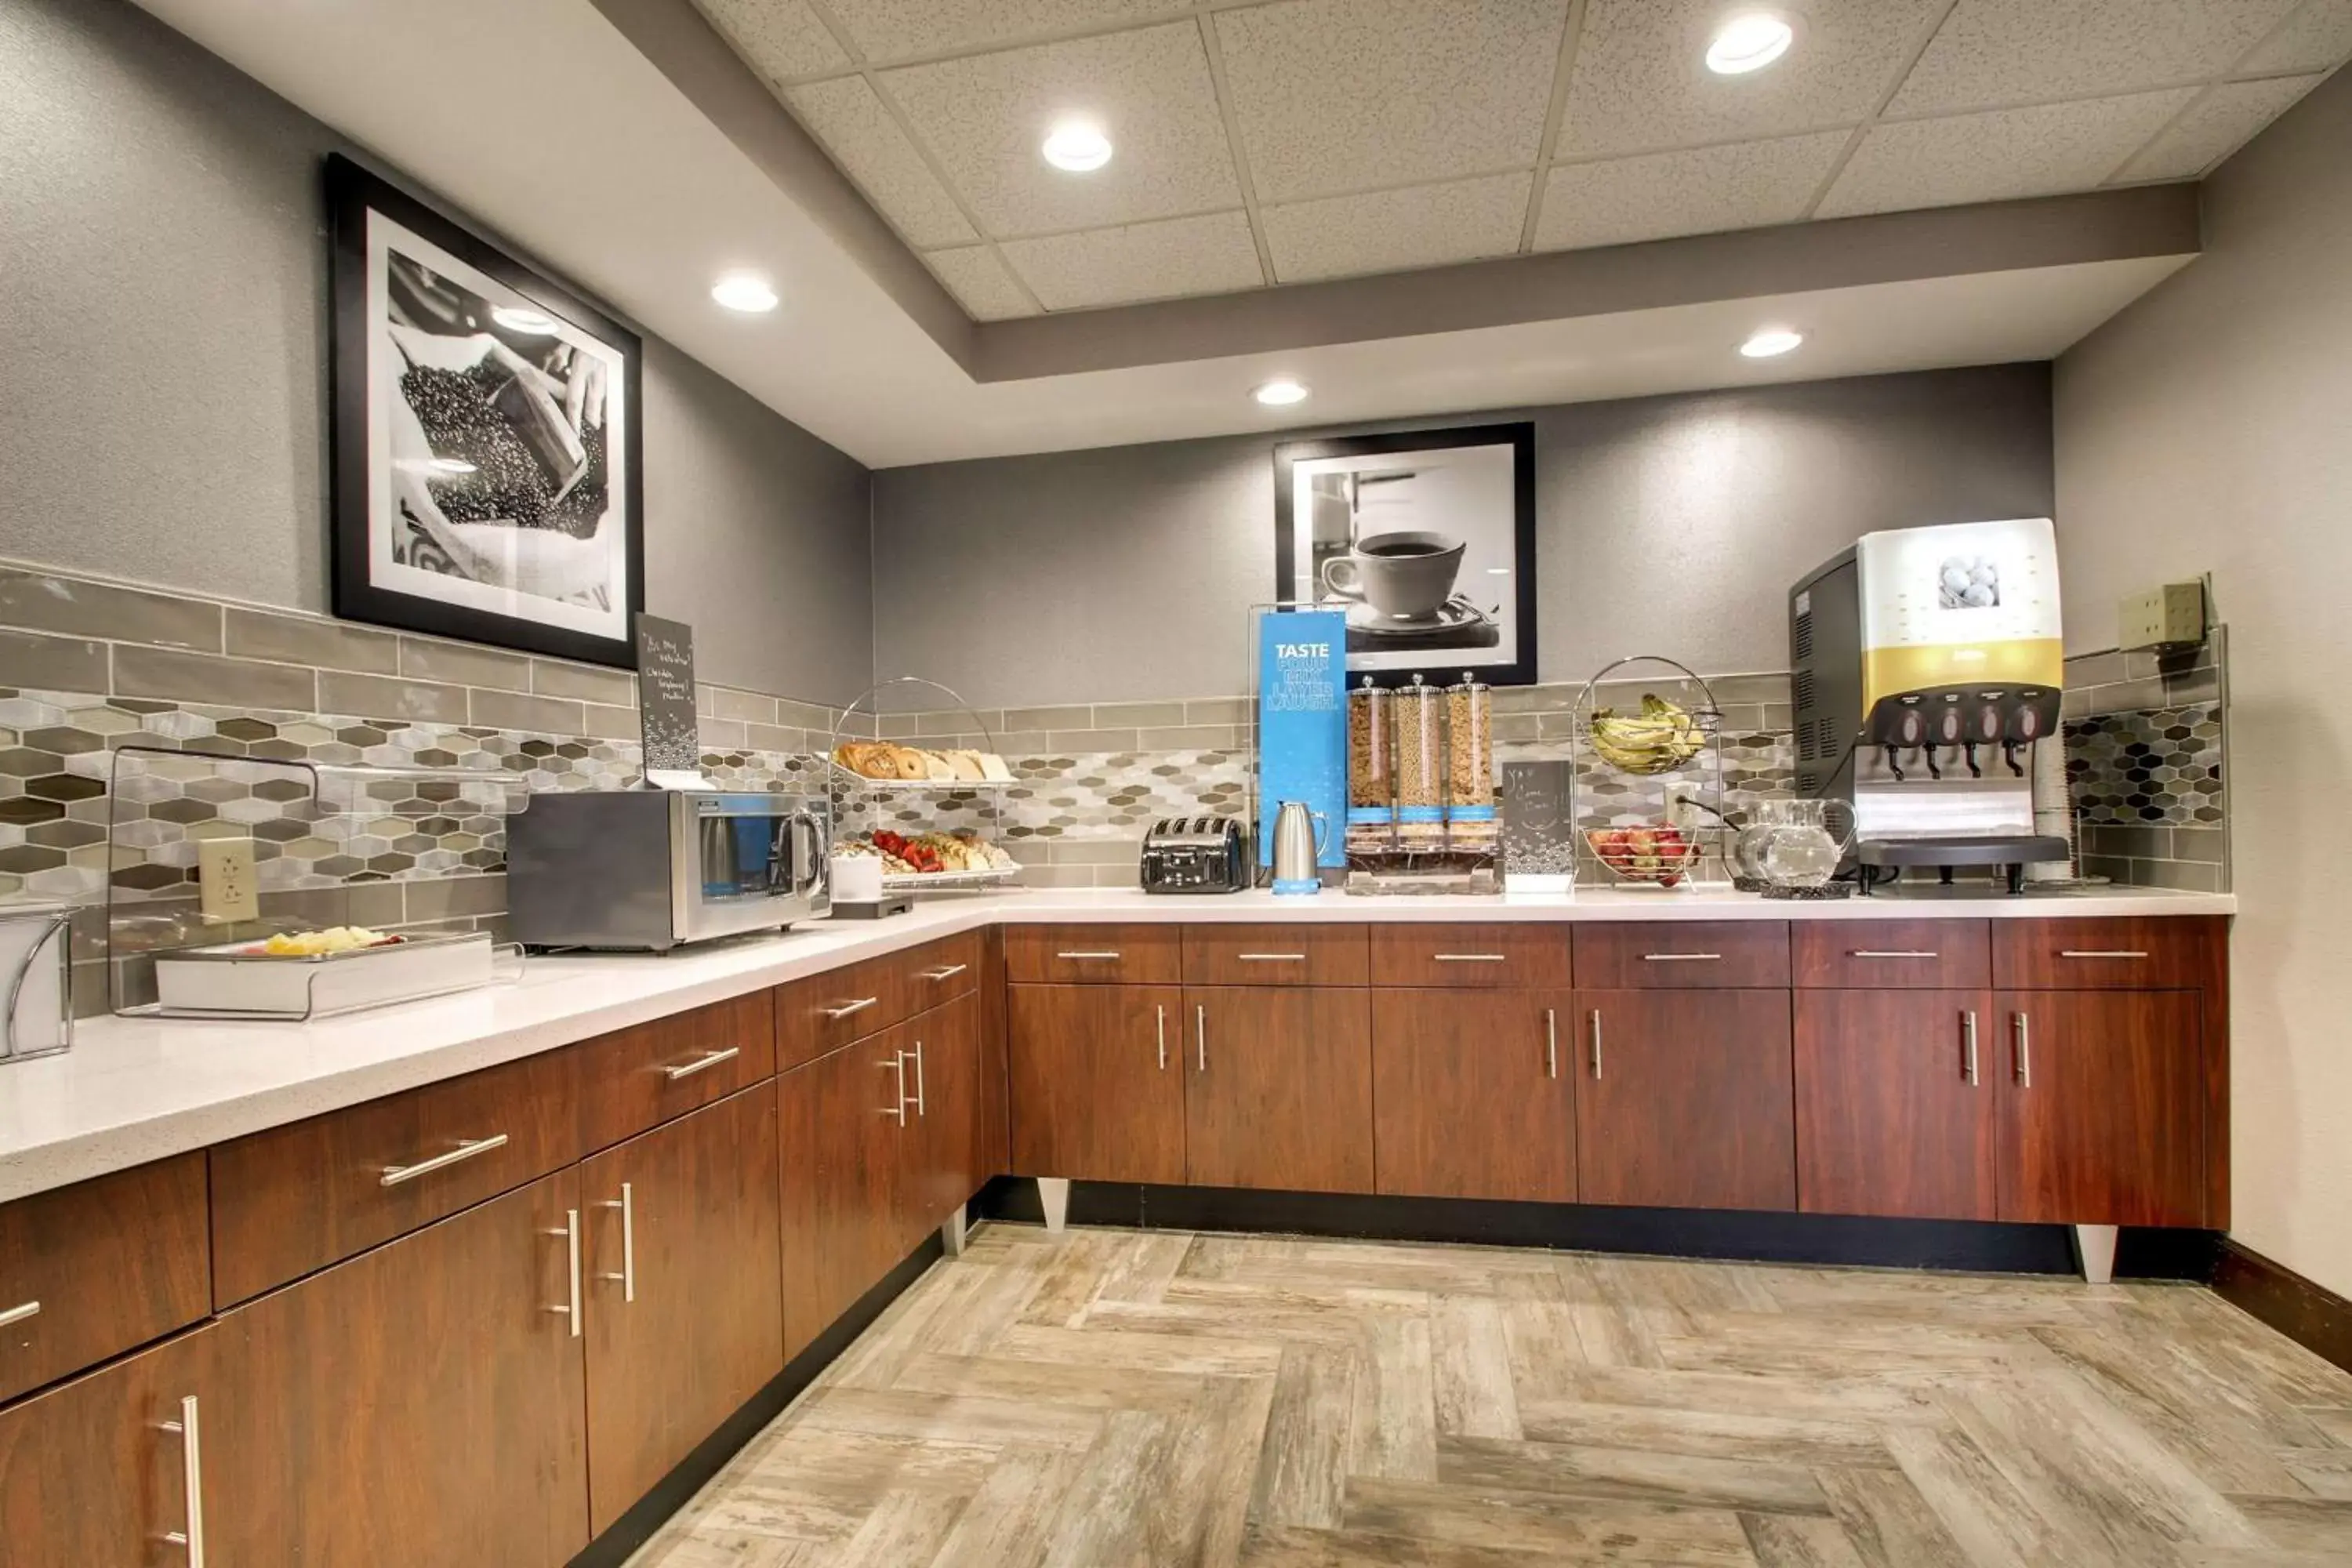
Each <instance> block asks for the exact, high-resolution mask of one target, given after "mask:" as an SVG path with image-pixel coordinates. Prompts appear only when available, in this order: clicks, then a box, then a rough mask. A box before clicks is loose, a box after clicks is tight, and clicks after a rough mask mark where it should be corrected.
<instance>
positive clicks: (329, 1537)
mask: <svg viewBox="0 0 2352 1568" xmlns="http://www.w3.org/2000/svg"><path fill="white" fill-rule="evenodd" d="M569 1109H570V1108H569V1107H567V1108H566V1110H567V1111H568V1110H569ZM583 1219H584V1216H583V1215H582V1213H581V1198H580V1181H579V1173H578V1172H577V1171H576V1170H569V1169H567V1170H564V1171H561V1172H558V1173H555V1174H554V1175H551V1176H548V1177H545V1178H543V1179H541V1180H540V1181H538V1182H535V1183H533V1184H530V1186H527V1187H524V1188H522V1189H520V1191H517V1192H512V1193H509V1194H506V1195H505V1196H504V1197H500V1198H496V1199H493V1200H492V1201H490V1202H488V1203H486V1204H482V1205H479V1206H478V1207H475V1208H471V1209H468V1210H467V1211H466V1212H465V1213H464V1214H461V1215H457V1216H455V1217H453V1218H450V1219H446V1220H443V1221H441V1222H440V1223H438V1224H436V1225H434V1226H428V1227H426V1228H425V1229H424V1230H420V1231H418V1232H417V1233H416V1234H415V1235H414V1236H410V1237H404V1238H403V1239H401V1240H399V1241H396V1242H394V1243H392V1244H391V1245H390V1246H387V1247H378V1248H376V1249H375V1250H374V1251H373V1252H369V1253H365V1254H363V1255H362V1256H361V1257H358V1258H353V1259H352V1260H351V1261H350V1262H348V1263H343V1264H340V1265H338V1266H337V1267H335V1268H331V1269H329V1270H327V1271H326V1272H324V1273H322V1274H320V1275H318V1276H317V1277H316V1278H314V1279H306V1280H304V1281H302V1282H301V1283H300V1284H298V1285H292V1286H289V1287H288V1288H287V1289H282V1290H278V1291H276V1292H273V1293H272V1294H270V1295H268V1296H264V1297H262V1298H261V1299H260V1300H257V1301H253V1302H250V1303H248V1304H247V1305H246V1306H243V1307H240V1308H238V1309H237V1310H235V1311H232V1312H229V1313H227V1314H226V1315H225V1316H224V1317H222V1318H221V1320H220V1321H219V1324H218V1326H217V1327H216V1328H215V1330H214V1331H213V1335H214V1339H215V1346H216V1348H217V1351H218V1353H219V1357H220V1361H219V1365H220V1368H221V1373H220V1377H219V1384H218V1394H217V1399H216V1401H207V1402H206V1403H205V1410H204V1423H203V1430H204V1456H205V1490H206V1494H207V1497H208V1499H209V1500H210V1502H211V1505H212V1506H210V1507H209V1508H208V1509H207V1510H206V1512H205V1527H206V1531H207V1534H208V1537H209V1542H210V1546H211V1553H212V1557H211V1560H212V1562H213V1563H214V1564H215V1568H260V1565H262V1564H278V1563H302V1564H306V1565H310V1568H377V1565H381V1568H414V1565H415V1564H418V1563H500V1564H503V1565H507V1568H556V1565H557V1564H560V1563H565V1562H568V1561H569V1560H570V1559H571V1558H572V1556H573V1555H574V1554H575V1553H577V1552H579V1551H580V1549H581V1548H582V1547H583V1546H585V1545H586V1544H587V1542H588V1469H587V1453H586V1442H585V1431H584V1415H585V1401H584V1396H583V1386H582V1378H583V1358H582V1355H581V1331H582V1329H583V1317H582V1311H583V1309H584V1307H585V1305H586V1303H585V1302H584V1301H583V1300H582V1294H581V1291H582V1287H583V1284H584V1281H583V1280H582V1279H580V1273H581V1270H580V1268H579V1267H578V1253H577V1251H576V1250H575V1247H574V1244H573V1240H572V1238H573V1237H575V1236H577V1235H578V1231H577V1228H576V1227H577V1226H578V1225H579V1224H580V1223H582V1222H583ZM215 1403H216V1404H217V1405H218V1409H217V1412H215V1409H214V1408H213V1405H215ZM88 1561H91V1562H100V1561H105V1562H118V1561H119V1562H131V1563H137V1562H141V1561H142V1559H140V1558H136V1557H133V1558H124V1559H114V1558H101V1559H89V1560H88Z"/></svg>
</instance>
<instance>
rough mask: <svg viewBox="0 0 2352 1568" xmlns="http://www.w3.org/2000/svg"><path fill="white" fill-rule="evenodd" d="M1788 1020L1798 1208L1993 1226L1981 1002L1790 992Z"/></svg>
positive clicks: (1992, 1104) (1989, 1072)
mask: <svg viewBox="0 0 2352 1568" xmlns="http://www.w3.org/2000/svg"><path fill="white" fill-rule="evenodd" d="M1825 923H1826V922H1825ZM1841 923H1843V922H1841ZM1920 923H1922V924H1926V923H1928V922H1926V921H1922V922H1920ZM1796 1009H1797V1010H1796V1044H1797V1075H1796V1084H1797V1206H1798V1207H1799V1208H1801V1209H1802V1210H1804V1211H1805V1212H1806V1213H1808V1214H1866V1215H1901V1216H1905V1217H1908V1218H1916V1219H1991V1218H1994V1217H1995V1205H1996V1202H1997V1199H1996V1196H1995V1193H1996V1189H1995V1185H1994V1181H1993V1171H1994V1156H1995V1139H1994V1129H1995V1126H1996V1123H1997V1118H1996V1115H1995V1110H1996V1107H1997V1104H1998V1096H1999V1092H2000V1051H1999V1050H1998V1048H1997V1047H1998V1046H1999V1043H2000V1042H1999V1040H1998V1038H1997V1036H1998V1032H1999V1027H2000V1018H1999V1016H1997V1015H1996V1014H1995V1013H1994V1012H1993V1006H1992V997H1991V995H1990V994H1989V993H1986V992H1982V991H1912V990H1887V991H1800V992H1798V993H1797V1001H1796Z"/></svg>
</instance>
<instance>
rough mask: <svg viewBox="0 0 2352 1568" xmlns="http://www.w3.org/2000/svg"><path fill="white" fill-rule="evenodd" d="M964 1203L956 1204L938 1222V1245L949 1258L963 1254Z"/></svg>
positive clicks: (959, 1256)
mask: <svg viewBox="0 0 2352 1568" xmlns="http://www.w3.org/2000/svg"><path fill="white" fill-rule="evenodd" d="M963 1239H964V1205H961V1204H958V1205H956V1206H955V1207H953V1208H951V1209H950V1210H949V1211H948V1217H947V1218H945V1219H944V1220H941V1221H940V1248H941V1249H942V1250H943V1251H945V1252H946V1253H947V1255H948V1256H949V1257H950V1258H961V1257H962V1256H963Z"/></svg>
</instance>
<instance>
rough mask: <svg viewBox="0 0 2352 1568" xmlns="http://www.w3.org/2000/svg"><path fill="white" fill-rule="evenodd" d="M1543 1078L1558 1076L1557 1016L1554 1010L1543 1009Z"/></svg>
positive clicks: (1557, 1013)
mask: <svg viewBox="0 0 2352 1568" xmlns="http://www.w3.org/2000/svg"><path fill="white" fill-rule="evenodd" d="M1544 1076H1545V1077H1547V1078H1558V1077H1559V1012H1558V1011H1557V1010H1556V1009H1553V1008H1550V1007H1547V1008H1545V1009H1544Z"/></svg>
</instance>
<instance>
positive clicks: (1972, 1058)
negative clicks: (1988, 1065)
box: [1960, 1008, 1977, 1089]
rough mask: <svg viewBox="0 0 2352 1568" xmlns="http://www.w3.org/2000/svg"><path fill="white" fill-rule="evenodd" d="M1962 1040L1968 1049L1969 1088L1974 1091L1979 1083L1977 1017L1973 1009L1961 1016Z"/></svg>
mask: <svg viewBox="0 0 2352 1568" xmlns="http://www.w3.org/2000/svg"><path fill="white" fill-rule="evenodd" d="M1960 1038H1961V1040H1962V1041H1964V1042H1965V1043H1966V1045H1967V1049H1968V1057H1967V1064H1968V1067H1967V1070H1968V1078H1969V1088H1971V1089H1974V1088H1975V1087H1976V1082H1977V1016H1976V1012H1975V1010H1974V1009H1973V1008H1971V1009H1970V1010H1969V1011H1968V1012H1966V1013H1963V1014H1961V1015H1960Z"/></svg>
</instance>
